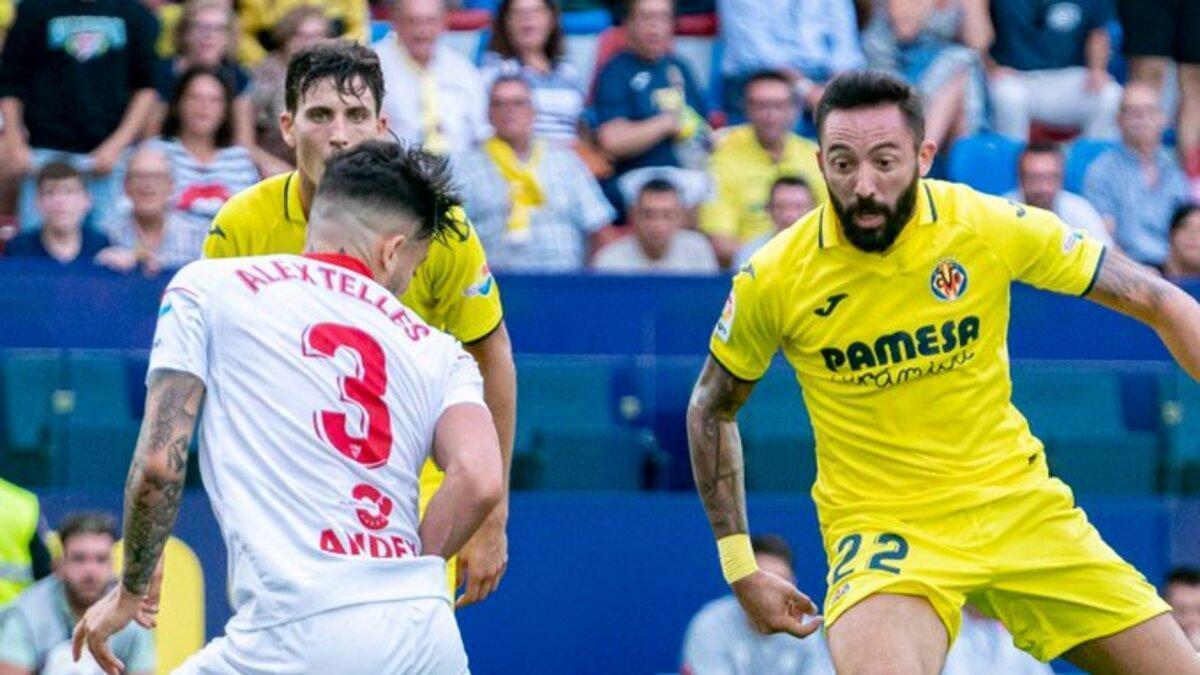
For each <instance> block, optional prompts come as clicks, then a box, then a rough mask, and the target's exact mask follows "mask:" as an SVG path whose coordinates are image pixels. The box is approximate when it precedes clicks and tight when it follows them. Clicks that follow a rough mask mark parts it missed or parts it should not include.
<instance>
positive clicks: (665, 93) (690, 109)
mask: <svg viewBox="0 0 1200 675" xmlns="http://www.w3.org/2000/svg"><path fill="white" fill-rule="evenodd" d="M673 21H674V11H673V7H672V4H671V0H632V3H631V5H630V8H629V16H628V18H627V19H626V24H625V28H626V35H627V37H628V47H627V48H626V49H625V50H623V51H622V52H620V53H619V54H617V55H616V56H615V57H613V58H612V59H611V60H610V61H609V62H608V63H607V64H605V66H604V68H602V69H601V70H600V74H599V75H598V76H597V77H596V84H595V91H594V95H595V102H594V108H595V110H594V112H595V117H596V122H597V124H598V127H597V129H596V139H597V141H598V142H599V144H600V147H601V149H603V150H604V151H606V152H608V153H609V154H611V155H612V156H614V157H615V158H616V160H617V162H616V166H615V169H616V177H619V176H620V175H621V174H624V173H626V172H627V171H630V170H632V169H637V168H640V167H644V166H679V167H686V168H690V169H701V170H702V169H704V165H705V162H706V161H707V156H706V155H707V143H708V140H709V130H708V124H707V122H705V118H704V116H705V114H706V111H705V108H704V100H703V97H702V96H701V95H700V90H699V88H698V87H697V86H696V79H695V77H693V76H692V72H691V70H690V69H689V68H688V65H687V64H686V63H684V61H683V60H682V59H680V58H679V57H678V56H676V55H675V54H673V53H671V48H672V39H673V34H672V31H673ZM604 187H605V194H607V195H608V197H609V200H611V201H612V202H613V204H614V205H616V206H617V207H618V208H619V209H620V208H622V207H623V203H622V200H621V197H620V194H619V191H618V190H617V189H616V178H614V179H612V180H609V181H607V182H606V183H605V186H604Z"/></svg>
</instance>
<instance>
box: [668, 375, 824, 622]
mask: <svg viewBox="0 0 1200 675" xmlns="http://www.w3.org/2000/svg"><path fill="white" fill-rule="evenodd" d="M752 389H754V383H753V382H746V381H743V380H739V379H737V378H736V377H734V376H733V375H731V374H730V373H729V371H727V370H725V368H724V367H723V366H721V364H719V363H717V361H716V360H715V359H713V358H712V357H711V356H710V357H709V358H708V361H706V362H705V364H704V370H703V371H701V372H700V381H699V382H697V383H696V387H695V389H693V390H692V400H691V402H690V403H689V404H688V412H687V430H688V445H689V446H690V448H691V454H692V475H694V476H695V478H696V489H697V490H698V491H699V492H700V500H701V501H703V502H704V510H705V511H706V512H707V513H708V522H709V524H711V525H712V529H713V534H714V535H716V537H717V539H718V540H719V539H721V538H723V537H727V536H729V535H731V534H747V533H748V532H749V526H748V525H747V522H746V486H745V481H744V477H743V473H744V471H743V468H742V438H741V435H740V434H739V433H738V427H737V418H736V416H737V411H738V409H739V408H741V407H742V404H744V403H745V402H746V399H747V398H748V397H749V396H750V391H751V390H752ZM733 592H734V594H736V595H737V598H738V602H740V603H741V605H742V609H743V610H745V612H746V616H747V617H749V619H750V622H751V624H752V625H753V626H754V627H755V628H756V629H757V630H758V631H760V632H762V633H778V632H787V633H791V634H792V635H794V636H796V637H799V638H803V637H806V636H808V635H811V634H812V633H813V632H815V631H816V630H817V629H818V628H820V627H821V621H822V619H821V617H820V616H816V618H815V619H813V620H811V621H807V622H805V621H804V617H805V616H806V615H816V614H817V611H818V610H817V606H816V604H814V603H813V601H812V600H810V599H809V598H808V596H806V595H804V594H803V593H801V592H800V591H799V590H797V589H796V587H795V586H793V585H792V584H791V582H789V581H788V580H786V579H783V578H781V577H778V576H775V575H774V574H771V573H769V572H765V571H763V570H758V571H756V572H754V573H752V574H750V575H749V576H746V577H742V578H741V579H739V580H737V581H735V582H734V583H733Z"/></svg>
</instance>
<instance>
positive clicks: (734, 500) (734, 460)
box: [687, 358, 754, 538]
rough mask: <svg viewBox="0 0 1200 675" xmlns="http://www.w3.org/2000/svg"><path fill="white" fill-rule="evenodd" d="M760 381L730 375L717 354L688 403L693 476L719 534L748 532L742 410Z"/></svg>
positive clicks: (705, 369)
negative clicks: (739, 415)
mask: <svg viewBox="0 0 1200 675" xmlns="http://www.w3.org/2000/svg"><path fill="white" fill-rule="evenodd" d="M753 387H754V385H753V384H752V383H749V382H742V381H740V380H738V379H736V378H734V377H733V376H732V375H730V374H729V373H728V372H727V371H726V370H725V369H724V368H722V367H721V366H720V364H718V363H716V362H715V361H713V360H712V359H711V358H710V359H708V361H707V362H706V363H705V364H704V370H703V371H702V372H701V373H700V381H699V382H697V383H696V388H695V389H694V390H693V391H692V400H691V404H690V405H689V406H688V415H687V427H688V445H689V447H690V448H691V457H692V474H693V476H695V479H696V489H697V490H698V491H699V492H700V499H701V501H703V502H704V510H705V511H706V512H707V513H708V521H709V523H710V524H711V525H712V528H713V533H714V534H715V535H716V536H717V537H718V538H720V537H724V536H726V535H730V534H737V533H740V532H741V533H744V532H746V530H747V529H748V528H747V525H746V489H745V484H744V481H743V466H742V439H741V435H740V434H739V433H738V428H737V419H736V415H737V411H738V409H739V408H741V407H742V404H743V403H745V402H746V398H747V397H749V396H750V391H751V389H753Z"/></svg>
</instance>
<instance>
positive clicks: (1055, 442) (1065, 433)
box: [1013, 365, 1161, 494]
mask: <svg viewBox="0 0 1200 675" xmlns="http://www.w3.org/2000/svg"><path fill="white" fill-rule="evenodd" d="M1013 402H1014V404H1015V405H1016V406H1017V409H1018V410H1019V411H1020V412H1021V413H1022V414H1023V415H1024V416H1025V418H1026V419H1027V420H1028V421H1029V425H1030V427H1031V428H1032V430H1033V433H1034V435H1035V436H1037V437H1038V438H1040V439H1041V440H1042V442H1043V443H1045V445H1046V454H1047V457H1048V460H1049V464H1050V471H1051V473H1053V474H1054V475H1056V476H1059V477H1061V478H1062V479H1063V480H1064V481H1066V483H1067V484H1068V485H1070V486H1071V487H1072V488H1073V489H1074V490H1076V491H1077V492H1080V493H1085V494H1152V493H1154V492H1155V491H1156V489H1157V485H1158V474H1159V465H1160V454H1161V451H1160V441H1159V438H1158V437H1157V435H1156V434H1154V433H1153V432H1148V431H1131V430H1129V429H1128V428H1126V426H1125V423H1124V415H1123V411H1122V406H1121V387H1120V378H1119V376H1118V375H1117V374H1116V373H1114V372H1111V371H1106V370H1101V369H1096V368H1083V367H1079V368H1076V367H1069V366H1044V365H1043V366H1033V365H1020V366H1017V367H1014V368H1013Z"/></svg>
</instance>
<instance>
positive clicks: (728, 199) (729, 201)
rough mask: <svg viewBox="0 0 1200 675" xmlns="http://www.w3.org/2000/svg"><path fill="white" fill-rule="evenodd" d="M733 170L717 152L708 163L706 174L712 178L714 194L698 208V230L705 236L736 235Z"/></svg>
mask: <svg viewBox="0 0 1200 675" xmlns="http://www.w3.org/2000/svg"><path fill="white" fill-rule="evenodd" d="M733 169H734V167H731V166H729V162H727V161H724V160H723V159H722V157H721V155H720V151H719V150H718V151H717V153H716V154H714V155H713V157H712V159H711V160H710V161H709V164H708V172H709V175H711V176H712V178H713V184H714V186H715V190H714V193H715V194H714V195H713V198H712V199H710V200H708V201H707V202H705V203H704V205H703V206H701V207H700V223H699V229H700V231H701V232H703V233H705V234H715V235H724V236H737V234H738V204H737V200H735V199H734V193H735V192H736V188H735V186H736V180H737V179H736V177H735V175H734V173H735V172H734V170H733Z"/></svg>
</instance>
